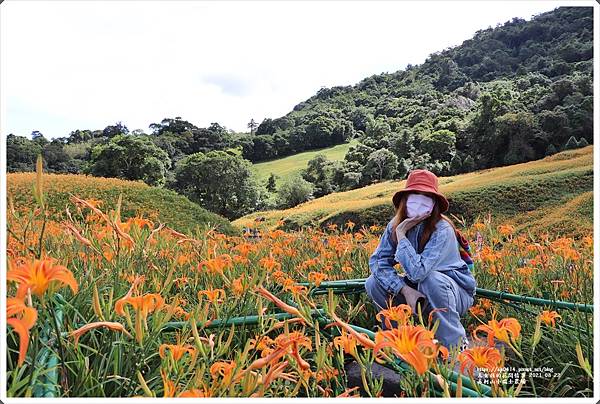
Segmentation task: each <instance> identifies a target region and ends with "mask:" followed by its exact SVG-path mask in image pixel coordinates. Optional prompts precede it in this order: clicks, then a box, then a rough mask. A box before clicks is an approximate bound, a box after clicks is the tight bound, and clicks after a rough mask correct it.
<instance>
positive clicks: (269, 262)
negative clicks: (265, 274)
mask: <svg viewBox="0 0 600 404" xmlns="http://www.w3.org/2000/svg"><path fill="white" fill-rule="evenodd" d="M258 262H259V263H260V265H262V267H263V268H264V269H266V270H267V271H269V272H272V271H273V270H274V269H281V264H280V263H279V262H277V261H275V258H273V256H269V257H264V258H261V259H260V260H259V261H258Z"/></svg>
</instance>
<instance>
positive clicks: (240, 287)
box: [231, 275, 246, 297]
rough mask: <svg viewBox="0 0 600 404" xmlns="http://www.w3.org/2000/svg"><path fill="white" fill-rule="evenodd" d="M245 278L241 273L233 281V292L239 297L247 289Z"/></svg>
mask: <svg viewBox="0 0 600 404" xmlns="http://www.w3.org/2000/svg"><path fill="white" fill-rule="evenodd" d="M244 280H245V278H244V275H241V276H239V277H238V278H236V279H234V280H233V282H232V283H231V289H232V290H233V294H234V295H235V296H237V297H240V296H242V295H243V294H244V291H245V290H246V288H245V287H244Z"/></svg>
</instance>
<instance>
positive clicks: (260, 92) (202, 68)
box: [0, 0, 572, 137]
mask: <svg viewBox="0 0 600 404" xmlns="http://www.w3.org/2000/svg"><path fill="white" fill-rule="evenodd" d="M559 4H560V2H540V1H519V2H514V1H511V2H471V1H467V2H433V1H425V2H398V1H383V2H375V1H369V2H363V1H360V2H359V1H349V2H342V1H333V2H323V1H319V2H316V1H305V2H292V1H285V2H270V1H266V2H254V1H252V2H251V1H244V2H234V1H222V2H209V1H198V2H192V1H182V2H176V1H169V2H166V1H145V2H144V1H130V2H128V1H118V2H117V1H77V2H76V1H44V2H37V1H14V0H8V1H6V2H4V3H3V4H2V5H1V6H0V12H1V18H2V20H1V24H0V25H1V28H0V29H1V34H2V63H3V65H2V67H3V69H2V70H3V76H2V83H1V88H2V91H3V93H4V94H3V96H4V97H5V98H4V99H5V101H6V116H5V122H4V127H3V129H4V130H3V132H4V133H15V134H21V135H25V134H29V133H30V132H31V131H32V130H40V131H41V132H42V133H44V134H46V136H50V137H57V136H65V135H67V134H68V133H69V132H70V131H71V130H74V129H84V128H89V129H101V128H104V127H105V126H106V125H108V124H112V123H114V122H116V121H122V122H123V123H125V124H126V125H127V126H128V127H129V128H130V129H136V128H142V129H144V130H147V128H148V125H149V124H150V123H152V122H157V121H160V120H161V119H162V118H165V117H174V116H181V117H183V118H184V119H186V120H189V121H191V122H193V123H195V124H197V125H199V126H206V125H208V124H210V123H211V122H219V123H221V124H223V125H225V126H227V127H229V128H232V129H235V130H240V131H241V130H246V123H247V122H248V121H249V120H250V118H254V119H255V120H257V121H261V120H262V119H263V118H265V117H273V118H274V117H278V116H281V115H283V114H285V113H287V112H289V111H290V110H291V109H292V108H293V106H294V105H296V104H297V103H299V102H301V101H303V100H305V99H306V98H308V97H310V96H311V95H313V94H314V93H315V92H316V91H317V90H318V89H319V88H320V87H321V86H327V87H331V86H334V85H350V84H355V83H356V82H358V81H360V80H361V79H362V78H364V77H366V76H370V75H373V74H377V73H381V72H384V71H387V72H393V71H396V70H399V69H402V68H404V67H405V66H406V64H407V63H411V64H419V63H422V62H423V61H424V60H425V58H426V57H427V56H428V55H429V54H430V53H432V52H435V51H439V50H442V49H444V48H447V47H449V46H454V45H459V44H460V43H462V41H464V40H466V39H468V38H470V37H472V36H473V34H474V33H475V31H476V30H478V29H484V28H487V27H488V26H495V25H496V24H498V23H504V22H506V21H507V20H510V19H511V18H513V17H521V18H527V19H529V18H530V17H531V16H532V15H533V14H537V13H540V12H544V11H548V10H551V9H553V8H554V7H556V6H558V5H559ZM563 4H564V2H563ZM571 4H572V2H571Z"/></svg>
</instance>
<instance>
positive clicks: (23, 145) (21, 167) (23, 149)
mask: <svg viewBox="0 0 600 404" xmlns="http://www.w3.org/2000/svg"><path fill="white" fill-rule="evenodd" d="M41 153H42V147H41V146H40V145H39V144H37V143H35V142H34V141H33V140H30V139H28V138H26V137H24V136H15V135H13V134H12V133H11V134H9V135H8V136H7V137H6V170H7V171H8V172H10V173H12V172H20V171H34V170H35V162H36V160H37V156H38V155H39V154H41Z"/></svg>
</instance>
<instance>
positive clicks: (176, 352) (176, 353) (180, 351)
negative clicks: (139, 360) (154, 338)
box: [158, 344, 197, 361]
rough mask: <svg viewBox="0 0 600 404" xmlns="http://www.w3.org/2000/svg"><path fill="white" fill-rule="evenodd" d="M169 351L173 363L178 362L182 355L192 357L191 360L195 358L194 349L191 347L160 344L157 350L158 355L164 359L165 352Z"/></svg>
mask: <svg viewBox="0 0 600 404" xmlns="http://www.w3.org/2000/svg"><path fill="white" fill-rule="evenodd" d="M167 349H168V350H169V351H171V355H173V359H175V361H178V360H180V359H181V358H182V357H183V355H184V354H186V353H187V354H189V355H190V356H191V357H192V360H193V359H194V358H195V357H196V353H197V351H196V348H194V347H193V346H191V345H171V344H161V346H160V347H159V348H158V355H159V356H160V357H161V358H162V359H164V358H165V356H166V353H165V352H166V350H167Z"/></svg>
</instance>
